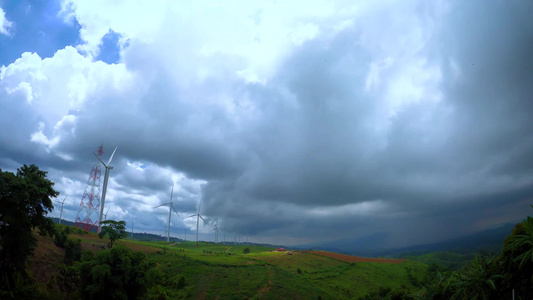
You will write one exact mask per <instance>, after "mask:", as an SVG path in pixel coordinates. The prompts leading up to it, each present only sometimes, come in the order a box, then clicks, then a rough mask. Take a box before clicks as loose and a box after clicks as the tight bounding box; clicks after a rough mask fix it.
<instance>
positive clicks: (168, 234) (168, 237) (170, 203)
mask: <svg viewBox="0 0 533 300" xmlns="http://www.w3.org/2000/svg"><path fill="white" fill-rule="evenodd" d="M173 194H174V185H172V191H171V192H170V202H167V203H163V204H161V205H158V206H155V207H154V208H156V207H160V206H163V205H168V231H167V242H169V241H170V218H171V216H172V210H174V212H175V213H176V215H178V217H179V216H180V214H178V212H177V211H176V209H175V208H174V205H172V204H173V203H174V202H172V195H173Z"/></svg>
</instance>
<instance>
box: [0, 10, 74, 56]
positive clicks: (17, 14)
mask: <svg viewBox="0 0 533 300" xmlns="http://www.w3.org/2000/svg"><path fill="white" fill-rule="evenodd" d="M0 7H2V9H3V10H4V12H5V15H6V18H7V19H8V20H9V21H10V22H12V26H11V28H10V30H9V32H10V35H9V36H6V35H0V49H1V51H0V65H4V66H7V65H9V64H11V63H12V62H14V61H15V60H16V59H17V58H19V57H20V56H21V55H22V53H24V52H36V53H37V54H38V55H39V56H40V57H41V58H46V57H52V56H53V55H54V54H55V53H56V51H57V50H59V49H63V48H65V47H66V46H69V45H71V46H76V45H78V44H79V43H80V39H79V29H80V25H79V24H78V22H76V21H74V22H73V23H71V24H67V23H65V22H63V20H62V18H61V17H59V16H58V13H59V11H60V10H61V5H60V3H59V1H28V0H22V1H0Z"/></svg>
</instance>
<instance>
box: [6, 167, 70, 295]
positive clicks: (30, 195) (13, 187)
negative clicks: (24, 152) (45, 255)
mask: <svg viewBox="0 0 533 300" xmlns="http://www.w3.org/2000/svg"><path fill="white" fill-rule="evenodd" d="M53 186H54V183H53V182H52V181H50V180H49V179H47V178H46V172H44V171H41V170H39V168H38V167H37V166H35V165H31V166H27V165H24V166H22V167H21V168H19V169H17V174H13V173H11V172H2V170H1V169H0V247H1V248H0V274H2V278H0V291H11V290H13V289H14V287H15V286H27V285H31V280H30V278H29V277H28V275H27V274H26V260H27V258H28V257H29V256H30V255H31V254H32V253H33V250H34V249H35V247H36V245H37V240H36V239H35V237H34V236H33V233H32V229H34V228H36V227H37V228H39V233H40V234H41V235H52V234H53V232H54V225H53V222H52V221H51V220H50V219H48V218H46V217H45V216H46V214H47V213H48V212H51V211H52V208H53V205H52V199H51V198H52V197H56V196H58V195H59V193H58V192H57V191H55V190H54V188H53ZM19 291H20V294H13V293H8V294H6V293H4V292H2V293H0V296H2V298H3V297H6V296H7V295H9V296H13V297H20V298H25V297H27V296H28V295H27V294H28V293H31V291H29V289H22V288H21V289H19Z"/></svg>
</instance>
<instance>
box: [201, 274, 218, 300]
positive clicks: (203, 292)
mask: <svg viewBox="0 0 533 300" xmlns="http://www.w3.org/2000/svg"><path fill="white" fill-rule="evenodd" d="M214 277H215V274H214V273H211V275H210V276H209V282H208V283H207V284H206V286H205V288H204V289H203V290H202V292H201V293H200V296H198V298H197V299H199V300H203V299H205V295H206V294H207V289H208V288H209V286H210V285H211V281H213V278H214Z"/></svg>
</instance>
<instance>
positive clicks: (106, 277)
mask: <svg viewBox="0 0 533 300" xmlns="http://www.w3.org/2000/svg"><path fill="white" fill-rule="evenodd" d="M89 253H90V252H88V253H84V254H83V255H82V260H81V261H80V262H79V263H77V267H78V270H79V276H80V292H81V295H82V298H86V299H98V298H100V299H137V298H139V297H142V296H143V295H144V294H145V292H146V290H147V286H148V284H147V281H146V276H145V275H146V274H147V272H148V271H149V270H150V268H151V264H150V263H149V262H148V260H147V259H146V255H145V254H144V253H143V252H140V251H137V252H134V251H132V250H130V249H129V248H127V247H125V246H123V245H117V246H116V247H114V248H111V249H107V250H102V251H99V252H98V253H97V254H96V256H93V255H92V254H89Z"/></svg>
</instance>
